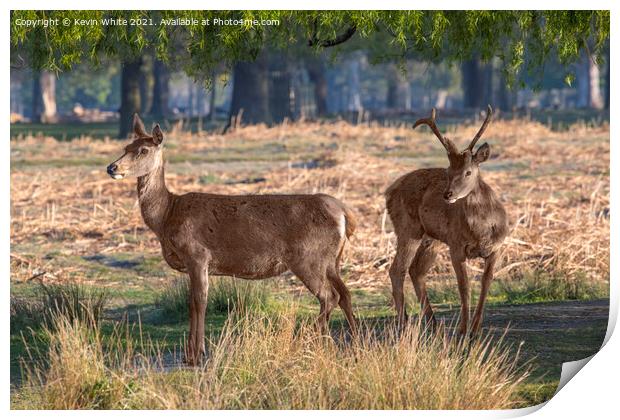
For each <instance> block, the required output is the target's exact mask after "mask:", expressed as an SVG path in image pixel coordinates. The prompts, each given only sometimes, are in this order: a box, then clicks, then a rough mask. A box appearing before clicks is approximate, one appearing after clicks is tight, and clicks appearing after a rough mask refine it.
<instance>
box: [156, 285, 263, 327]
mask: <svg viewBox="0 0 620 420" xmlns="http://www.w3.org/2000/svg"><path fill="white" fill-rule="evenodd" d="M271 301H272V299H271V296H270V290H269V288H268V286H267V285H266V284H264V283H262V282H260V283H259V282H255V281H248V280H238V279H234V278H228V277H214V278H211V279H210V282H209V296H208V301H207V313H216V314H227V313H229V312H234V313H244V312H246V311H253V312H264V311H265V310H267V308H268V307H269V306H270V303H271ZM155 303H156V305H157V306H158V307H159V308H161V310H162V317H164V319H166V320H168V321H173V322H178V321H184V320H187V319H188V318H189V281H188V280H187V279H186V278H177V279H175V280H174V281H172V282H171V283H170V284H169V285H168V286H167V287H165V288H164V289H163V290H162V291H161V292H160V294H159V295H158V297H157V298H156V302H155Z"/></svg>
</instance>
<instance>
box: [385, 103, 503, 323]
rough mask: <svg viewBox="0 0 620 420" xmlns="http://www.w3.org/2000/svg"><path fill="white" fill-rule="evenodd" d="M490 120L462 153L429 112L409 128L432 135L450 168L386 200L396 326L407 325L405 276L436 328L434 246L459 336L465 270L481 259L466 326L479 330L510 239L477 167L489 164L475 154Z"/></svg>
mask: <svg viewBox="0 0 620 420" xmlns="http://www.w3.org/2000/svg"><path fill="white" fill-rule="evenodd" d="M492 114H493V110H492V109H491V106H490V105H489V106H488V108H487V115H486V118H485V120H484V123H483V124H482V126H481V127H480V130H478V133H477V134H476V135H475V136H474V138H473V140H472V141H471V142H470V143H469V146H467V147H466V148H465V149H464V150H462V151H459V150H458V149H457V147H456V145H455V144H454V143H453V142H452V141H451V140H450V139H448V138H446V137H445V136H443V135H442V134H441V132H440V131H439V129H438V128H437V125H436V124H435V109H434V108H433V110H432V112H431V116H430V118H422V119H419V120H417V121H416V122H415V124H414V125H413V128H414V129H415V128H416V127H418V126H420V125H422V124H425V125H428V126H429V127H430V129H431V130H432V132H433V133H434V134H435V136H437V138H438V139H439V141H440V142H441V144H442V145H443V147H444V148H445V149H446V152H447V153H448V160H449V162H450V166H449V167H448V168H447V169H444V168H431V169H418V170H416V171H413V172H410V173H408V174H406V175H404V176H402V177H400V178H399V179H398V180H396V182H394V183H393V184H392V185H391V186H390V187H389V188H388V189H387V191H386V194H385V195H386V203H387V211H388V214H389V215H390V219H391V220H392V223H393V225H394V231H395V233H396V237H397V249H396V256H395V258H394V261H393V263H392V265H391V267H390V280H391V282H392V294H393V297H394V304H395V306H396V311H397V314H398V315H397V316H398V321H399V323H400V324H401V325H402V323H403V322H404V321H405V320H406V318H407V314H406V310H405V306H404V293H403V285H404V281H405V277H406V274H407V271H408V272H409V275H410V276H411V280H412V282H413V287H414V290H415V293H416V295H417V297H418V300H419V301H420V305H421V307H422V313H423V315H424V317H425V319H426V320H427V322H429V323H430V325H432V326H434V325H435V324H436V321H435V317H434V314H433V309H432V307H431V304H430V301H429V298H428V294H427V291H426V284H425V279H424V277H425V275H426V273H427V272H428V270H429V269H430V267H431V266H432V264H433V262H434V260H435V258H436V255H437V254H436V250H435V246H436V245H437V242H438V241H439V242H443V243H445V244H446V245H448V247H449V249H450V258H451V260H452V266H453V267H454V271H455V273H456V278H457V282H458V290H459V295H460V298H461V313H460V323H459V329H458V330H459V333H460V334H461V335H465V334H467V332H468V326H469V302H470V284H469V279H468V276H467V268H466V265H465V262H466V260H467V259H473V258H482V259H484V272H483V274H482V279H481V289H480V297H479V299H478V306H477V308H476V312H475V314H474V317H473V320H472V325H471V332H472V333H476V332H478V331H479V330H480V326H481V323H482V316H483V311H484V302H485V299H486V295H487V292H488V290H489V286H490V284H491V282H492V280H493V270H494V266H495V262H496V260H497V253H498V249H499V247H500V246H501V244H502V242H503V241H504V238H505V237H506V235H507V234H508V222H507V216H506V211H505V210H504V207H503V206H502V204H501V203H500V201H499V199H498V198H497V196H496V195H495V193H494V192H493V190H492V189H491V187H489V185H487V184H486V183H485V182H484V181H483V180H482V176H481V174H480V164H481V163H482V162H484V161H486V160H487V159H488V158H489V154H490V147H489V145H488V144H487V143H484V144H482V145H481V146H480V147H478V149H477V150H476V151H475V152H474V146H475V145H476V142H477V141H478V140H479V139H480V137H481V136H482V134H483V133H484V131H485V130H486V128H487V127H488V125H489V122H490V120H491V116H492Z"/></svg>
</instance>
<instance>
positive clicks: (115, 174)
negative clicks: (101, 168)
mask: <svg viewBox="0 0 620 420" xmlns="http://www.w3.org/2000/svg"><path fill="white" fill-rule="evenodd" d="M117 171H118V165H116V164H115V163H111V164H110V165H108V168H107V172H108V175H110V176H111V177H112V178H114V179H122V178H123V177H124V175H123V174H119V173H118V172H117Z"/></svg>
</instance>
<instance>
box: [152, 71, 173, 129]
mask: <svg viewBox="0 0 620 420" xmlns="http://www.w3.org/2000/svg"><path fill="white" fill-rule="evenodd" d="M169 86H170V70H168V66H166V64H165V63H164V62H163V61H161V60H157V59H155V60H154V61H153V102H152V106H151V112H150V114H151V115H152V116H153V118H155V119H158V118H166V117H168V115H170V108H169V107H168V100H169V98H170V87H169Z"/></svg>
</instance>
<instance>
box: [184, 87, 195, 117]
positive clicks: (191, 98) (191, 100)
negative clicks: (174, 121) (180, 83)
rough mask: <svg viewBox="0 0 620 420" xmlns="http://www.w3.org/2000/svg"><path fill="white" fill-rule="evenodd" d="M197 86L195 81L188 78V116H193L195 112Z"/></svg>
mask: <svg viewBox="0 0 620 420" xmlns="http://www.w3.org/2000/svg"><path fill="white" fill-rule="evenodd" d="M195 90H196V86H195V84H194V81H193V80H192V79H191V78H189V79H187V111H186V114H187V118H192V117H193V116H194V114H195V108H194V97H195Z"/></svg>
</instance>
